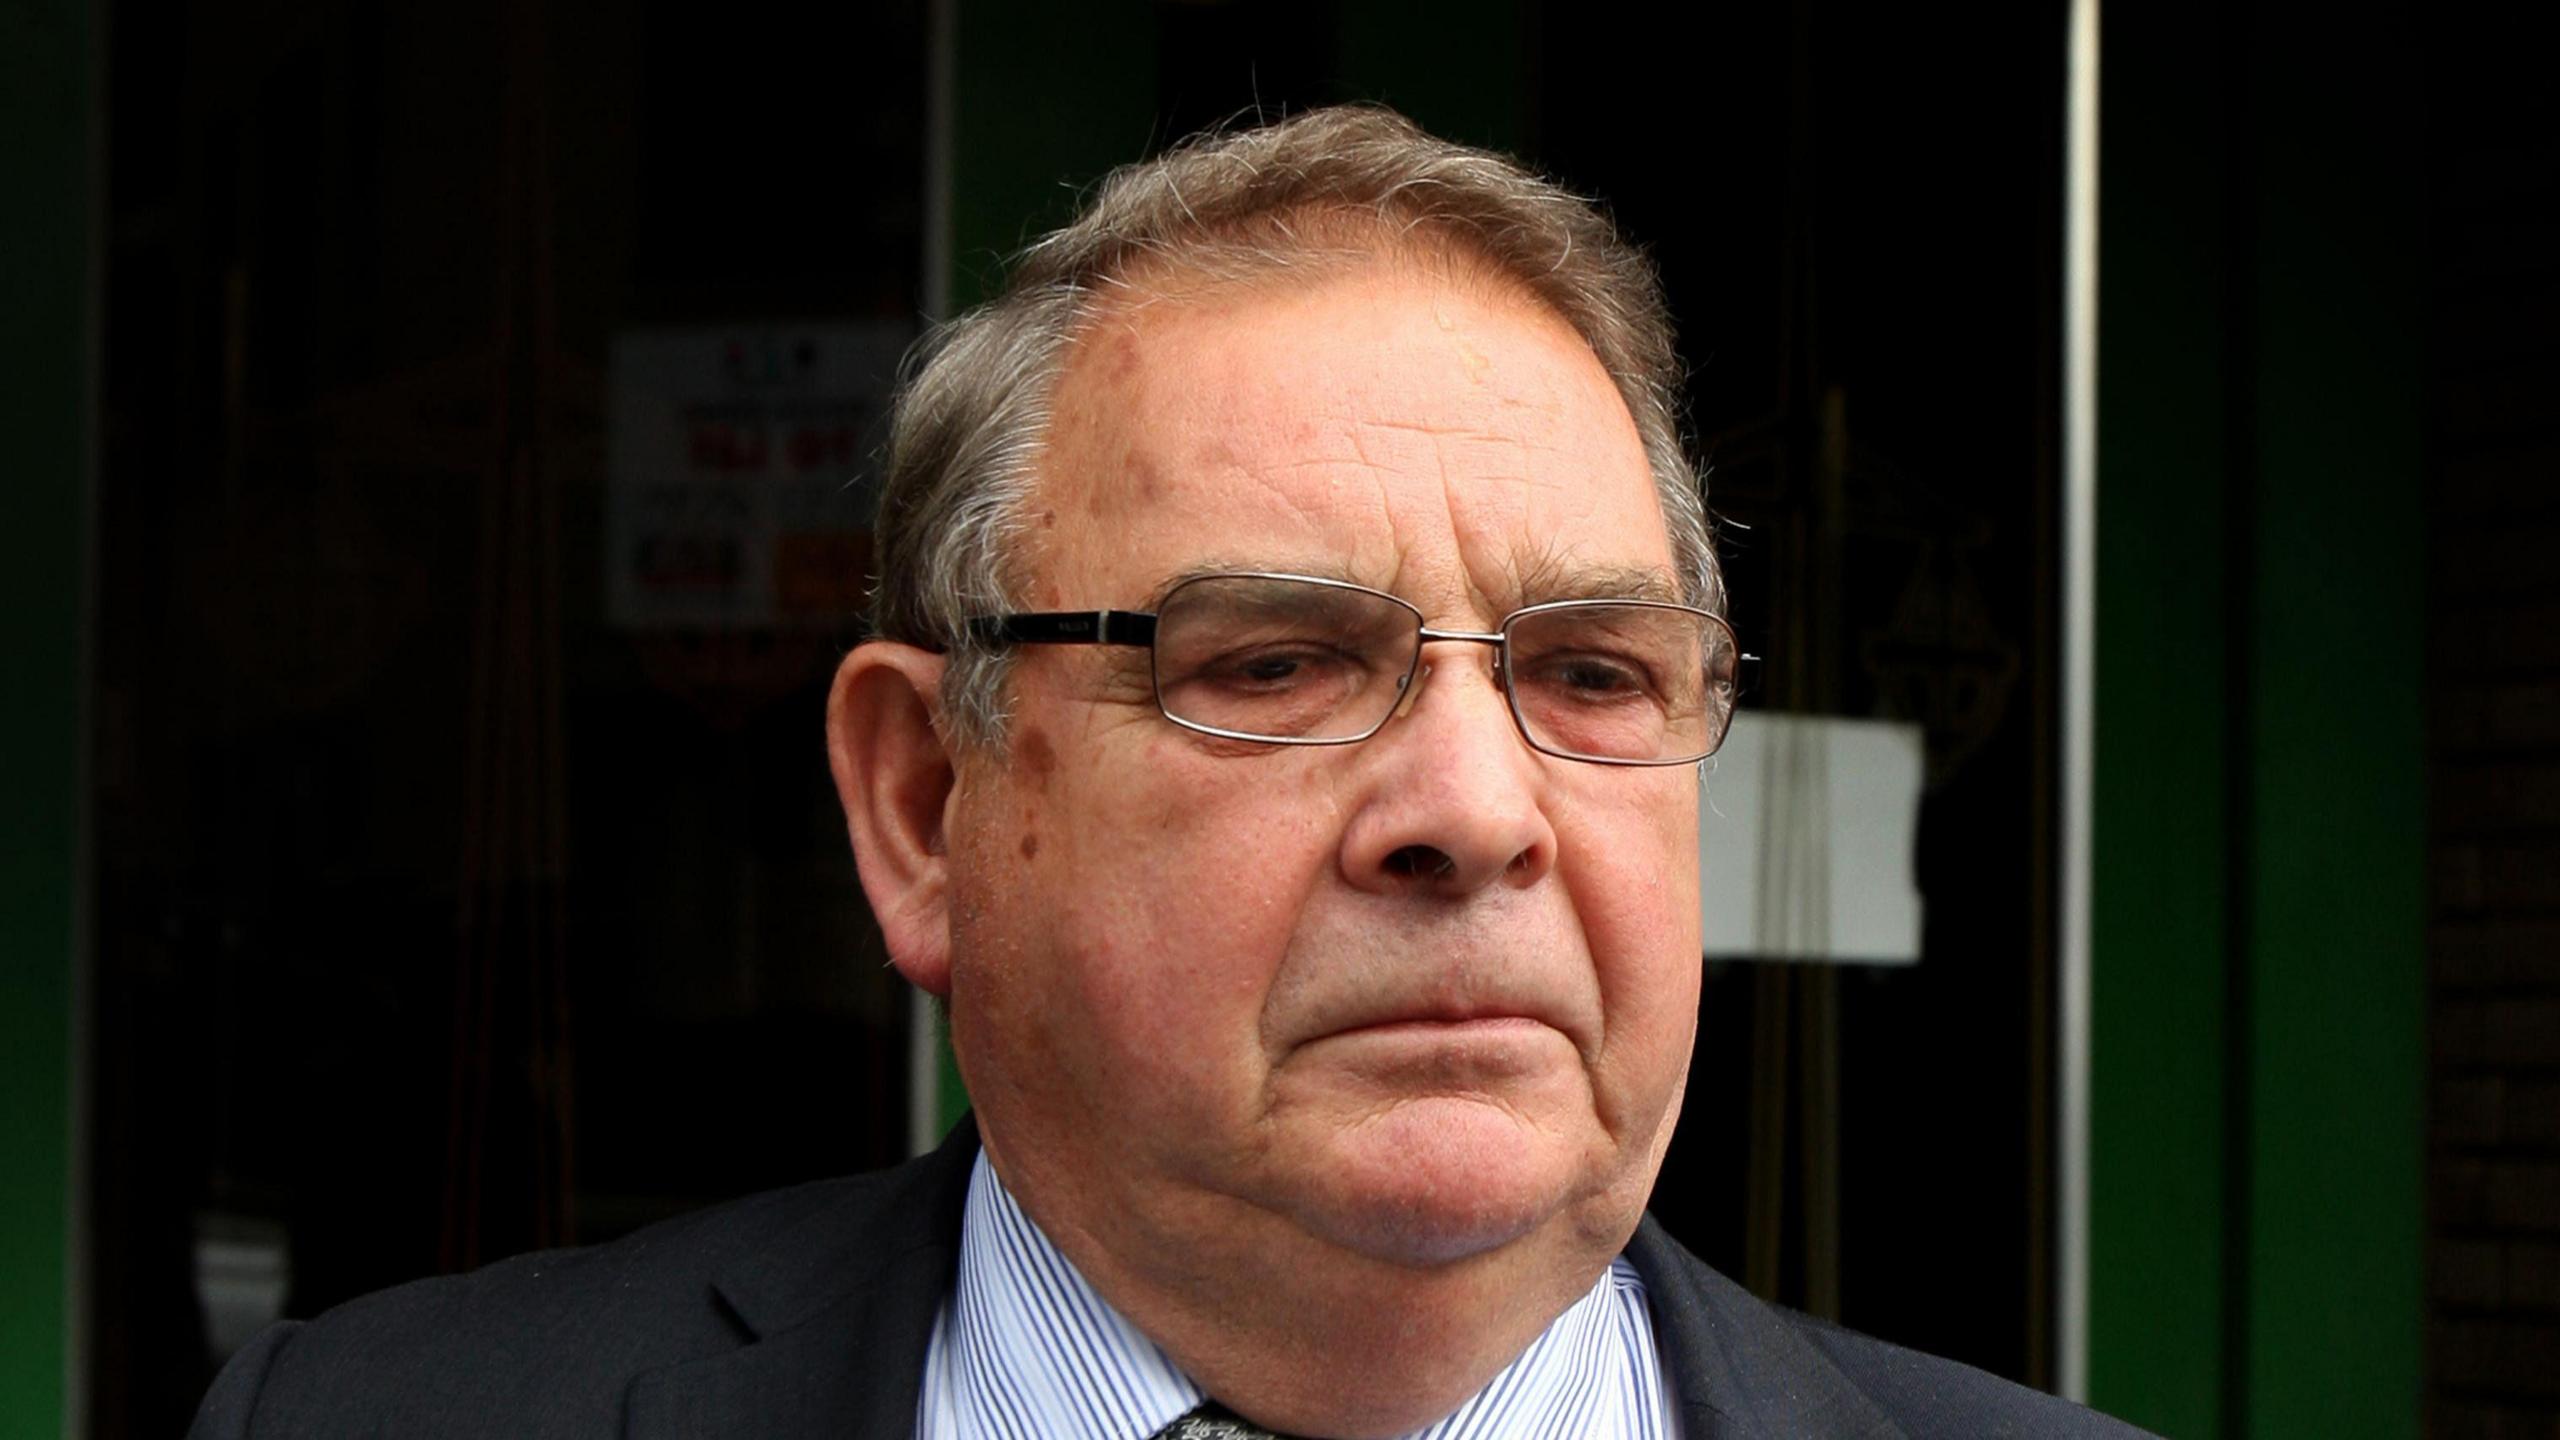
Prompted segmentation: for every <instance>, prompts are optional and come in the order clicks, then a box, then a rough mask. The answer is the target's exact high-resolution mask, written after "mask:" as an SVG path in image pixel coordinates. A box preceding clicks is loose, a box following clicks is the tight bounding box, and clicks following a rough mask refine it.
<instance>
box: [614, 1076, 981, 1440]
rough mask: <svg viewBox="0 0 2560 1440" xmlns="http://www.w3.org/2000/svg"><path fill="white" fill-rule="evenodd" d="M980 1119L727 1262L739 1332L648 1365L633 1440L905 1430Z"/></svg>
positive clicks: (722, 1292)
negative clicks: (725, 1348) (738, 1341)
mask: <svg viewBox="0 0 2560 1440" xmlns="http://www.w3.org/2000/svg"><path fill="white" fill-rule="evenodd" d="M977 1152H978V1137H977V1128H976V1126H975V1125H973V1124H972V1123H970V1122H969V1121H966V1120H964V1121H962V1122H961V1124H960V1126H959V1127H958V1128H957V1129H955V1130H954V1131H953V1132H952V1134H951V1137H950V1138H949V1139H948V1140H945V1141H944V1142H943V1144H942V1146H941V1148H939V1149H938V1150H936V1151H935V1152H934V1153H933V1154H931V1155H929V1156H927V1157H926V1158H924V1159H923V1160H920V1161H917V1162H915V1163H914V1164H912V1165H908V1166H905V1167H903V1168H902V1169H899V1170H896V1171H892V1172H890V1174H889V1175H888V1176H886V1177H883V1179H884V1183H883V1184H882V1185H880V1186H878V1187H876V1188H872V1189H867V1190H863V1191H860V1192H855V1193H853V1194H849V1195H848V1196H847V1197H846V1198H845V1199H844V1200H843V1201H842V1202H841V1203H839V1204H837V1205H835V1206H833V1207H832V1208H829V1209H827V1210H824V1211H821V1212H819V1213H817V1214H815V1215H812V1216H809V1217H807V1218H806V1219H804V1220H802V1221H800V1222H799V1223H798V1224H795V1225H793V1226H792V1227H790V1228H789V1229H787V1230H785V1231H784V1232H783V1233H782V1234H781V1235H779V1236H777V1237H776V1238H775V1239H774V1240H773V1241H772V1242H771V1243H768V1244H762V1245H759V1246H757V1247H756V1249H755V1251H754V1252H753V1253H750V1254H748V1255H745V1256H743V1257H741V1259H740V1260H739V1261H738V1262H737V1263H736V1264H734V1265H733V1266H731V1267H730V1268H729V1269H728V1270H727V1271H724V1272H723V1273H722V1274H721V1275H720V1276H719V1277H718V1278H717V1279H716V1280H715V1281H714V1282H713V1285H714V1289H715V1291H716V1293H717V1296H718V1300H719V1303H720V1304H722V1305H723V1306H725V1307H726V1308H727V1310H728V1312H729V1313H730V1314H731V1315H732V1316H734V1317H735V1318H736V1320H737V1322H738V1325H739V1327H740V1328H741V1329H742V1330H743V1331H744V1332H745V1336H746V1342H745V1343H744V1344H742V1345H740V1346H739V1348H737V1349H735V1350H731V1351H729V1352H727V1353H725V1354H721V1355H714V1356H711V1357H708V1358H706V1359H700V1360H692V1361H686V1362H683V1363H680V1364H676V1365H671V1366H667V1367H664V1368H661V1369H658V1370H652V1371H649V1372H647V1373H645V1374H643V1375H640V1376H639V1377H637V1378H636V1379H634V1380H633V1381H632V1383H631V1388H630V1390H629V1391H628V1392H627V1393H626V1396H625V1400H624V1419H623V1426H624V1429H623V1433H624V1434H625V1435H626V1436H628V1437H630V1440H675V1437H679V1436H681V1437H685V1440H715V1437H736V1440H746V1437H750V1436H754V1437H773V1440H788V1437H793V1436H811V1437H818V1436H824V1437H829V1440H834V1437H843V1436H866V1437H867V1436H899V1435H907V1434H911V1433H913V1431H914V1429H915V1423H916V1396H917V1389H918V1386H919V1385H920V1384H921V1383H922V1381H923V1378H924V1359H925V1349H926V1346H927V1345H928V1344H929V1343H930V1342H931V1340H932V1335H933V1323H934V1317H935V1315H936V1314H937V1313H939V1311H940V1310H941V1307H942V1301H943V1297H944V1296H945V1295H946V1294H947V1293H949V1291H950V1288H951V1276H952V1272H953V1270H954V1269H955V1268H956V1266H957V1265H958V1263H959V1254H960V1215H961V1210H962V1207H963V1206H964V1204H965V1203H966V1201H967V1197H968V1179H969V1169H970V1166H971V1164H972V1163H973V1162H974V1160H975V1159H976V1156H977Z"/></svg>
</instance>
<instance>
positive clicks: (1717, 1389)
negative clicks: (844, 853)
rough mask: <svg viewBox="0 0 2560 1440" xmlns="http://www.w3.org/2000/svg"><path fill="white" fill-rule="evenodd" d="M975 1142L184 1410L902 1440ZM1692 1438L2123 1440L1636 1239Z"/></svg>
mask: <svg viewBox="0 0 2560 1440" xmlns="http://www.w3.org/2000/svg"><path fill="white" fill-rule="evenodd" d="M976 1153H977V1131H976V1129H975V1127H974V1126H972V1125H970V1124H967V1123H963V1124H962V1125H961V1126H960V1128H959V1130H958V1131H956V1132H955V1133H954V1134H953V1136H952V1138H951V1139H950V1140H949V1141H948V1142H946V1143H945V1144H944V1145H943V1146H942V1148H941V1149H939V1150H937V1151H936V1152H934V1153H933V1154H931V1155H928V1156H926V1157H925V1158H923V1159H921V1160H918V1161H915V1162H914V1163H912V1164H908V1165H904V1166H901V1167H899V1168H898V1169H895V1170H889V1171H885V1172H882V1173H880V1174H877V1175H865V1176H860V1177H857V1178H854V1179H849V1180H831V1181H826V1182H823V1183H820V1184H815V1185H804V1186H801V1187H799V1188H797V1189H791V1190H778V1191H775V1192H773V1193H771V1194H767V1195H759V1196H756V1197H754V1198H752V1199H748V1200H742V1201H739V1202H736V1203H734V1204H731V1205H727V1206H723V1207H721V1208H719V1209H716V1210H710V1211H706V1212H704V1213H702V1214H699V1215H692V1216H687V1217H684V1218H682V1219H678V1220H672V1221H669V1222H667V1223H665V1224H662V1225H657V1226H654V1227H652V1228H650V1229H647V1230H643V1231H640V1232H639V1233H637V1234H634V1235H631V1236H629V1237H627V1238H625V1239H622V1240H619V1241H616V1242H614V1243H613V1244H610V1245H603V1246H598V1247H595V1248H593V1249H587V1250H566V1251H553V1252H549V1253H546V1254H539V1255H526V1256H520V1257H518V1258H516V1259H513V1260H508V1261H503V1262H501V1263H499V1264H496V1265H492V1266H489V1267H488V1268H486V1269H484V1270H480V1271H477V1272H475V1273H472V1274H469V1275H460V1276H451V1277H447V1278H444V1279H437V1280H424V1281H420V1282H418V1283H416V1284H413V1285H404V1286H401V1287H400V1288H398V1289H395V1290H386V1291H383V1292H382V1293H380V1294H378V1295H370V1296H367V1297H365V1298H363V1299H360V1300H356V1301H352V1302H350V1303H348V1304H346V1305H342V1306H340V1307H339V1308H337V1309H335V1310H332V1311H330V1312H329V1313H328V1314H326V1315H323V1316H321V1317H320V1318H319V1319H317V1320H314V1321H311V1322H309V1323H306V1324H292V1323H288V1324H283V1325H278V1326H275V1327H273V1328H271V1329H269V1330H268V1331H267V1332H266V1333H265V1334H263V1335H261V1336H259V1337H258V1338H257V1340H255V1341H253V1342H252V1343H251V1344H250V1345H249V1347H248V1348H247V1349H245V1350H243V1351H241V1352H240V1353H239V1354H238V1355H237V1356H235V1357H233V1359H232V1361H231V1364H230V1365H229V1366H228V1367H227V1368H226V1369H224V1371H223V1372H222V1377H221V1378H220V1379H219V1380H217V1381H216V1382H215V1383H214V1387H213V1391H212V1393H211V1394H209V1395H208V1396H206V1398H205V1402H204V1408H203V1410H202V1411H201V1412H200V1413H199V1414H198V1415H197V1417H196V1423H195V1426H194V1428H193V1429H192V1430H191V1431H190V1432H189V1434H190V1436H191V1437H193V1440H229V1437H261V1440H266V1437H274V1440H282V1437H288V1436H293V1437H301V1436H311V1437H320V1436H328V1437H339V1436H378V1437H383V1440H393V1437H405V1436H422V1437H423V1436H438V1437H442V1436H539V1437H545V1440H568V1437H601V1436H627V1437H629V1440H669V1437H676V1436H684V1437H712V1436H734V1437H741V1440H743V1437H749V1436H753V1437H758V1440H777V1437H795V1436H809V1437H826V1440H842V1437H871V1436H882V1437H897V1440H904V1437H906V1436H908V1435H911V1434H913V1433H914V1430H915V1411H916V1392H917V1388H918V1386H919V1384H920V1383H921V1381H922V1378H923V1374H924V1355H925V1345H926V1342H927V1340H928V1339H929V1337H930V1335H931V1333H932V1329H933V1319H934V1315H935V1312H936V1311H937V1309H938V1308H939V1307H940V1306H941V1304H942V1299H943V1295H944V1293H945V1292H946V1291H948V1290H949V1289H950V1287H951V1280H952V1275H953V1272H954V1269H955V1267H956V1266H957V1264H958V1259H959V1253H960V1212H961V1207H962V1205H963V1203H964V1201H965V1199H966V1196H967V1190H968V1179H969V1169H970V1164H971V1161H972V1159H973V1158H974V1157H975V1155H976ZM1627 1254H1628V1258H1629V1259H1631V1260H1632V1261H1633V1262H1634V1264H1635V1266H1636V1269H1637V1270H1638V1271H1640V1272H1642V1274H1643V1275H1644V1280H1645V1285H1646V1287H1647V1290H1648V1293H1649V1294H1650V1296H1651V1298H1652V1304H1653V1314H1654V1329H1655V1335H1656V1337H1657V1339H1658V1341H1659V1343H1660V1345H1661V1347H1662V1350H1663V1353H1664V1354H1665V1355H1666V1356H1667V1357H1668V1358H1669V1363H1670V1365H1671V1368H1672V1371H1673V1374H1674V1376H1675V1379H1676V1383H1677V1385H1678V1387H1679V1400H1680V1407H1681V1419H1682V1422H1683V1424H1684V1425H1685V1427H1686V1433H1687V1434H1688V1435H1689V1436H1690V1437H1691V1440H1709V1437H1716V1440H1723V1437H1744V1436H1751V1437H1764V1436H1765V1437H1781V1436H1834V1435H1838V1436H1875V1437H1884V1436H1905V1437H1910V1440H1922V1437H1930V1436H1947V1437H1958V1436H1961V1437H1965V1440H1977V1437H1982V1436H1994V1435H2015V1436H2100V1437H2105V1436H2128V1435H2135V1434H2137V1433H2138V1432H2136V1431H2134V1430H2131V1429H2130V1428H2128V1427H2126V1426H2123V1425H2120V1424H2118V1423H2117V1422H2115V1421H2113V1420H2109V1419H2107V1418H2105V1417H2103V1416H2100V1415H2097V1414H2094V1413H2092V1412H2090V1411H2087V1410H2082V1409H2080V1408H2078V1407H2076V1406H2072V1405H2068V1404H2065V1403H2063V1402H2062V1401H2059V1400H2056V1399H2054V1398H2052V1397H2051V1396H2048V1395H2043V1394H2039V1393H2037V1392H2035V1391H2032V1390H2026V1389H2022V1388H2020V1387H2018V1386H2016V1385H2012V1384H2010V1383H2008V1382H2007V1381H2004V1380H1998V1379H1994V1378H1993V1377H1991V1376H1989V1375H1986V1374H1984V1373H1983V1372H1981V1371H1979V1370H1973V1369H1969V1368H1967V1367H1965V1366H1962V1365H1958V1364H1955V1363H1953V1362H1951V1361H1946V1360H1936V1359H1931V1358H1929V1357H1927V1356H1923V1355H1918V1354H1914V1353H1913V1352H1911V1351H1908V1350H1901V1349H1897V1348H1895V1347H1893V1346H1890V1345H1886V1344H1883V1343H1881V1342H1879V1341H1875V1340H1870V1339H1867V1338H1865V1337H1864V1336H1860V1335H1854V1334H1851V1333H1850V1332H1848V1331H1845V1330H1840V1329H1836V1328H1834V1327H1831V1326H1828V1325H1823V1324H1820V1323H1818V1322H1815V1321H1812V1320H1808V1319H1806V1318H1805V1317H1803V1316H1800V1315H1796V1314H1793V1313H1791V1312H1788V1311H1785V1310H1780V1309H1778V1308H1776V1307H1773V1306H1770V1305H1767V1304H1764V1303H1762V1302H1761V1301H1759V1300H1757V1299H1755V1298H1753V1297H1752V1296H1751V1295H1750V1293H1749V1292H1747V1291H1745V1290H1743V1289H1742V1288H1741V1287H1740V1286H1737V1285H1735V1284H1734V1283H1733V1282H1732V1281H1729V1280H1727V1279H1725V1278H1724V1277H1723V1276H1721V1275H1718V1274H1717V1273H1716V1272H1714V1271H1713V1270H1710V1269H1708V1268H1707V1267H1706V1266H1705V1265H1703V1264H1701V1263H1699V1261H1698V1260H1697V1258H1696V1257H1694V1256H1692V1255H1690V1254H1689V1253H1688V1252H1687V1251H1685V1250H1683V1249H1681V1248H1680V1247H1679V1246H1678V1245H1676V1244H1674V1243H1673V1242H1672V1240H1671V1238H1670V1237H1669V1236H1668V1235H1665V1234H1664V1233H1663V1232H1662V1229H1661V1227H1660V1226H1658V1225H1656V1224H1654V1223H1653V1221H1652V1219H1651V1218H1650V1217H1648V1218H1647V1219H1646V1220H1645V1222H1644V1224H1643V1226H1642V1227H1641V1228H1640V1229H1638V1230H1637V1232H1636V1236H1635V1239H1634V1240H1633V1241H1632V1242H1631V1243H1630V1244H1629V1245H1628V1247H1627Z"/></svg>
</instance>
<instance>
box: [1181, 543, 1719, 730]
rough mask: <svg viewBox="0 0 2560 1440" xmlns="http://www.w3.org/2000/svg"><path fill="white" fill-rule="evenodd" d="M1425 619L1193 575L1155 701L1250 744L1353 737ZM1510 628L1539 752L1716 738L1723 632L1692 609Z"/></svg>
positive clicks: (1324, 591) (1387, 601) (1519, 711)
mask: <svg viewBox="0 0 2560 1440" xmlns="http://www.w3.org/2000/svg"><path fill="white" fill-rule="evenodd" d="M1421 625H1422V617H1421V615H1420V613H1419V612H1418V611H1416V610H1414V609H1413V608H1412V607H1411V606H1408V605H1406V604H1404V603H1403V602H1402V601H1399V600H1396V599H1394V598H1392V597H1390V596H1386V595H1381V594H1378V593H1376V592H1374V591H1369V590H1361V589H1356V588H1352V587H1349V586H1341V585H1331V584H1325V583H1322V582H1318V581H1311V580H1302V579H1288V578H1283V577H1273V576H1254V575H1219V576H1210V577H1206V578H1203V579H1198V580H1192V581H1189V582H1186V583H1185V584H1183V585H1181V586H1178V587H1176V588H1175V589H1174V591H1173V592H1172V593H1171V594H1170V595H1168V596H1167V597H1166V598H1165V602H1164V604H1163V605H1162V606H1161V607H1159V609H1158V611H1157V617H1156V635H1155V673H1156V696H1157V700H1158V702H1159V703H1160V704H1161V705H1162V706H1163V707H1164V712H1165V714H1166V715H1167V716H1168V717H1170V718H1172V719H1174V720H1176V721H1178V722H1180V723H1182V724H1185V725H1190V726H1194V727H1196V728H1199V729H1204V730H1210V731H1215V732H1218V733H1220V734H1225V735H1233V736H1239V737H1244V738H1251V739H1265V740H1277V741H1296V742H1300V743H1304V742H1310V741H1327V740H1354V739H1359V738H1361V737H1363V736H1366V735H1368V734H1370V733H1372V732H1373V731H1375V730H1376V729H1377V728H1378V727H1379V726H1381V725H1383V724H1384V723H1386V720H1387V717H1388V716H1389V715H1390V714H1392V713H1393V712H1394V710H1395V707H1396V703H1397V702H1398V701H1399V700H1400V699H1401V698H1402V697H1403V694H1404V689H1405V684H1406V680H1407V677H1408V676H1410V675H1411V674H1412V673H1413V670H1414V665H1415V661H1416V659H1417V657H1418V653H1419V650H1420V643H1421ZM1507 634H1508V636H1509V640H1510V645H1509V658H1508V664H1509V668H1510V675H1509V679H1510V691H1511V701H1512V713H1513V714H1514V715H1515V716H1516V717H1517V719H1518V721H1519V724H1520V728H1521V731H1522V733H1523V734H1525V735H1527V736H1528V737H1529V739H1530V741H1531V743H1533V744H1535V745H1536V746H1537V747H1538V748H1540V749H1542V750H1548V751H1552V752H1555V753H1558V754H1564V755H1571V756H1580V757H1584V758H1589V759H1598V760H1617V761H1636V762H1659V761H1663V760H1674V759H1695V758H1699V757H1702V756H1704V755H1706V754H1708V753H1710V752H1712V751H1713V750H1714V749H1715V748H1716V745H1717V743H1718V742H1720V741H1721V740H1722V739H1723V738H1724V726H1725V721H1726V719H1727V718H1728V717H1729V716H1730V715H1731V713H1732V696H1733V689H1732V683H1731V682H1732V676H1733V656H1734V651H1733V641H1732V637H1731V632H1729V631H1727V630H1726V629H1725V627H1724V626H1723V625H1722V624H1721V623H1719V622H1717V621H1716V620H1715V619H1714V618H1712V617H1710V616H1707V615H1704V614H1701V613H1699V612H1697V611H1693V610H1685V609H1680V608H1677V607H1672V606H1660V605H1645V604H1636V603H1614V602H1606V601H1599V602H1589V603H1578V604H1572V605H1564V606H1557V607H1553V608H1546V609H1535V610H1528V611H1524V612H1522V613H1520V614H1518V615H1515V616H1513V617H1512V619H1511V621H1510V624H1509V627H1508V630H1507Z"/></svg>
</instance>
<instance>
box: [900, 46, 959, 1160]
mask: <svg viewBox="0 0 2560 1440" xmlns="http://www.w3.org/2000/svg"><path fill="white" fill-rule="evenodd" d="M959 8H960V0H932V3H931V6H930V8H929V9H928V11H927V14H926V19H925V42H924V43H925V57H924V63H925V81H924V106H925V123H924V256H923V259H924V285H923V292H924V318H925V323H927V324H928V325H931V324H939V323H940V322H941V321H942V319H943V318H944V317H945V316H947V315H949V314H950V313H951V164H952V154H951V150H952V141H951V133H952V123H953V116H952V110H951V107H952V91H953V88H954V86H955V85H956V84H957V83H958V76H957V75H956V74H955V73H954V68H953V67H954V63H955V51H956V49H957V44H956V41H957V35H958V30H959V20H960V17H959V13H958V12H959ZM938 1028H939V1027H937V1026H936V1025H935V1023H934V1018H933V997H931V996H929V995H927V994H925V993H924V992H923V991H922V990H918V989H914V988H913V987H910V988H909V989H908V991H907V1149H908V1151H909V1152H910V1153H912V1154H916V1155H922V1154H923V1153H925V1152H926V1151H928V1150H931V1149H932V1148H933V1147H934V1146H935V1145H936V1144H938V1143H939V1142H940V1141H941V1139H942V1037H941V1035H940V1034H938V1033H937V1030H938Z"/></svg>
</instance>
